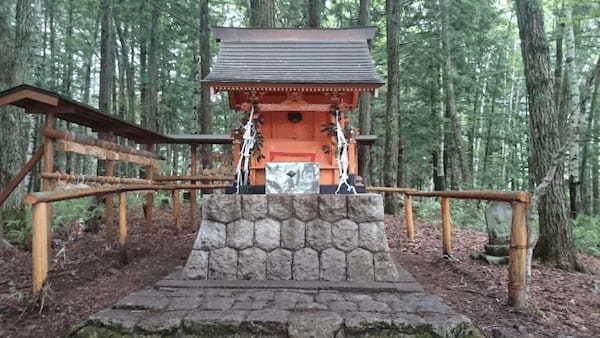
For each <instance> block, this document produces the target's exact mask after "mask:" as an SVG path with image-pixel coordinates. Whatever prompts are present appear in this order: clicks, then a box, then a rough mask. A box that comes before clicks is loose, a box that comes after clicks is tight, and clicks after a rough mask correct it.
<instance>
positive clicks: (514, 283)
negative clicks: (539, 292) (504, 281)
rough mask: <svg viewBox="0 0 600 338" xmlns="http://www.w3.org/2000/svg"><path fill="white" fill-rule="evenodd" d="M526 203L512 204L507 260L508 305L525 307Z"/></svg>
mask: <svg viewBox="0 0 600 338" xmlns="http://www.w3.org/2000/svg"><path fill="white" fill-rule="evenodd" d="M527 207H528V206H527V203H522V202H513V203H512V223H511V229H510V253H509V258H508V304H509V305H510V306H514V307H518V308H522V307H526V306H527V245H528V240H527Z"/></svg>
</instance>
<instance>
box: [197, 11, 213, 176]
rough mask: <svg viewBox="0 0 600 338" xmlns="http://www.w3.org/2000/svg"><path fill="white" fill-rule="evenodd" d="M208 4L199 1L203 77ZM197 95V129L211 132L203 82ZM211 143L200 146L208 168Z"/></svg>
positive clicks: (208, 60)
mask: <svg viewBox="0 0 600 338" xmlns="http://www.w3.org/2000/svg"><path fill="white" fill-rule="evenodd" d="M209 11H210V10H209V6H208V0H202V1H200V30H199V36H198V38H199V46H200V50H199V55H200V74H199V75H200V78H201V79H204V78H205V77H206V76H208V73H209V72H210V63H211V55H210V32H209V17H210V15H209V14H210V13H209ZM198 89H199V95H198V113H197V114H198V124H199V125H198V129H199V130H200V133H201V134H210V133H211V132H212V128H211V124H212V118H211V112H210V90H209V88H208V86H207V85H206V84H205V83H204V82H200V83H199V88H198ZM210 153H212V146H211V145H208V144H207V145H204V146H203V147H202V154H201V159H202V167H203V168H209V166H210Z"/></svg>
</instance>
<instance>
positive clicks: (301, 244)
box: [184, 194, 398, 282]
mask: <svg viewBox="0 0 600 338" xmlns="http://www.w3.org/2000/svg"><path fill="white" fill-rule="evenodd" d="M184 273H185V275H186V276H187V277H188V278H190V279H217V280H236V279H237V280H248V279H250V280H312V281H314V280H324V281H358V282H373V281H376V282H393V281H397V279H398V272H397V269H396V265H395V264H394V262H393V261H392V258H391V256H390V254H389V247H388V243H387V238H386V235H385V228H384V223H383V201H382V198H381V196H380V195H377V194H358V195H208V196H205V200H204V202H203V205H202V225H201V227H200V231H199V232H198V237H197V239H196V242H195V243H194V248H193V250H192V253H191V255H190V257H189V259H188V261H187V263H186V266H185V268H184Z"/></svg>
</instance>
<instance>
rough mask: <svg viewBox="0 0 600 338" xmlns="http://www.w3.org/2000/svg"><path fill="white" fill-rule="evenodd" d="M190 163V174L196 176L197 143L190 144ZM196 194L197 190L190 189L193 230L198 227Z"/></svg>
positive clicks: (192, 182) (194, 182) (193, 182)
mask: <svg viewBox="0 0 600 338" xmlns="http://www.w3.org/2000/svg"><path fill="white" fill-rule="evenodd" d="M191 152H192V156H191V159H190V161H191V165H190V175H191V176H197V175H198V145H196V144H192V145H191ZM190 183H191V184H196V181H195V180H192V181H190ZM197 195H198V190H196V189H192V190H190V223H191V227H192V229H194V230H197V229H198V225H197V224H196V209H198V203H197V200H196V196H197Z"/></svg>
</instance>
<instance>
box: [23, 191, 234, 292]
mask: <svg viewBox="0 0 600 338" xmlns="http://www.w3.org/2000/svg"><path fill="white" fill-rule="evenodd" d="M226 186H228V185H223V184H211V185H201V184H179V185H156V184H141V185H120V186H103V187H95V188H83V189H69V190H57V191H48V192H37V193H32V194H29V195H27V196H26V197H25V200H24V201H25V203H26V204H30V205H32V206H33V210H32V223H33V224H32V250H31V251H32V259H33V262H32V263H33V278H32V279H33V292H34V293H37V292H39V291H40V290H41V289H42V287H43V285H44V283H45V281H46V279H47V278H48V235H49V233H48V231H49V226H50V222H51V213H50V212H49V206H50V204H51V203H53V202H58V201H64V200H70V199H77V198H82V197H88V196H99V195H105V194H119V232H118V241H119V244H120V245H121V246H122V247H124V246H125V245H126V243H127V192H131V191H159V190H171V191H176V190H181V189H189V190H203V189H222V188H225V187H226ZM179 213H180V211H179V202H176V201H173V214H174V215H177V216H176V217H178V214H179ZM177 226H178V230H181V227H180V224H179V223H178V224H177Z"/></svg>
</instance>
